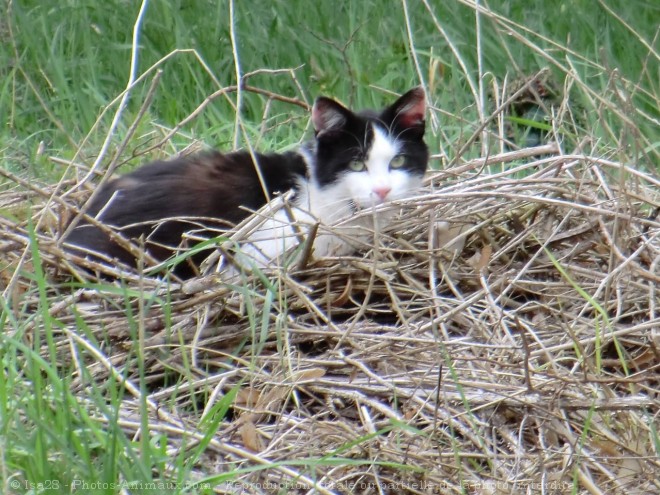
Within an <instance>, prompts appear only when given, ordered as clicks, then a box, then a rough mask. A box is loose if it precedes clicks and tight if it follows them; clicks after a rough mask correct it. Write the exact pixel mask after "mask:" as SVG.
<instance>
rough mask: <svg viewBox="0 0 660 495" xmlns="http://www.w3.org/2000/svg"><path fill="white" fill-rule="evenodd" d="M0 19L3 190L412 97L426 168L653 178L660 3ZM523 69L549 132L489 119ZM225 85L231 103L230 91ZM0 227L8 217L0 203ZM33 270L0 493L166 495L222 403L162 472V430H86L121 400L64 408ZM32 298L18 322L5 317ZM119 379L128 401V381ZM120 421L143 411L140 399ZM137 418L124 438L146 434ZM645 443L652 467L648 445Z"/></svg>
mask: <svg viewBox="0 0 660 495" xmlns="http://www.w3.org/2000/svg"><path fill="white" fill-rule="evenodd" d="M1 1H2V3H1V4H0V125H1V127H0V169H1V170H2V177H4V178H2V179H0V181H1V182H0V184H2V186H1V187H2V188H3V190H4V191H10V192H12V193H14V192H16V193H20V191H22V190H23V188H25V187H27V186H29V185H33V186H38V187H42V186H43V187H47V186H49V185H52V184H55V183H57V182H58V181H61V180H69V179H75V180H78V179H80V178H81V177H83V176H84V175H85V174H86V173H87V170H88V169H87V168H86V167H89V166H90V165H91V164H92V163H94V164H96V167H97V170H101V171H102V170H105V168H106V167H107V165H108V164H109V163H114V164H118V165H119V166H120V167H119V169H118V170H119V171H126V170H128V169H130V168H131V167H134V166H137V165H139V164H140V163H143V162H144V161H147V160H150V159H153V158H157V157H164V156H171V155H174V154H176V153H178V152H180V151H182V150H185V149H186V148H188V147H191V146H192V147H193V148H194V147H199V146H201V144H200V143H204V145H206V146H211V147H216V148H220V149H223V150H229V149H233V148H236V147H243V146H246V145H247V144H248V143H249V144H250V145H252V146H254V147H256V148H258V149H262V150H282V149H288V148H291V147H294V146H296V145H297V144H298V143H299V142H301V140H303V139H306V138H308V137H309V135H310V130H309V127H308V111H307V108H306V106H308V105H310V104H311V103H312V102H313V99H314V98H315V97H316V96H317V95H320V94H325V95H330V96H333V97H336V98H338V99H339V100H341V101H343V102H344V103H346V104H347V105H349V106H351V107H357V108H361V107H377V106H379V105H382V104H383V103H384V102H386V101H391V99H392V95H393V94H395V93H401V92H403V91H405V90H406V89H408V88H410V87H411V86H413V85H417V84H422V85H424V87H425V88H426V90H427V92H428V95H429V100H430V104H431V107H432V109H431V111H430V114H429V124H430V126H429V132H428V142H429V145H430V147H431V149H432V152H433V153H434V160H433V163H432V166H433V167H434V168H435V169H442V168H446V167H449V166H451V165H453V164H456V163H460V162H461V161H462V160H468V159H470V158H476V157H479V156H484V155H485V154H491V153H498V152H502V151H506V150H510V149H514V148H516V144H520V143H528V142H530V141H527V139H529V138H530V136H531V138H534V139H536V138H535V136H537V137H538V135H541V134H542V133H547V132H549V131H554V132H555V135H561V138H562V143H563V146H565V147H566V149H568V150H580V151H581V152H584V153H589V154H592V155H595V156H599V157H605V158H608V159H612V160H616V161H617V162H619V163H622V164H630V165H632V166H634V167H636V168H637V169H638V170H640V171H644V172H645V173H648V174H650V175H651V176H656V177H657V174H658V167H659V165H658V164H659V163H660V161H659V157H658V155H659V152H660V132H659V130H658V129H659V122H660V112H659V109H658V102H659V101H660V64H659V60H660V56H659V47H660V43H659V39H660V30H659V29H660V28H659V20H660V4H659V3H658V2H656V1H653V0H557V1H529V0H509V1H486V0H484V1H478V2H477V1H474V0H447V1H435V0H402V1H391V0H361V1H357V0H353V1H348V0H332V1H329V0H320V1H313V2H312V1H303V0H272V1H263V2H257V1H243V0H240V1H239V0H235V1H233V2H232V1H226V0H218V1H211V0H198V1H194V0H179V1H176V0H151V1H149V2H147V1H144V2H139V1H132V0H107V1H103V2H101V1H95V0H61V1H58V2H44V1H41V0H1ZM477 12H479V15H477ZM543 69H545V70H546V71H545V72H544V73H543V77H542V82H541V83H540V86H539V88H540V89H539V90H540V91H542V92H543V93H546V92H547V93H549V94H550V97H549V98H551V99H552V100H553V103H556V104H557V105H558V106H559V107H560V108H562V112H563V113H562V118H561V119H554V120H553V119H550V112H551V111H550V110H547V109H544V108H542V107H543V105H541V104H537V103H538V102H537V103H535V104H534V105H531V106H530V105H527V106H526V107H517V108H519V109H522V108H524V109H525V111H524V112H523V111H521V112H515V111H513V110H511V109H510V108H509V107H510V105H509V107H507V111H506V112H498V113H497V114H494V112H495V110H496V109H497V108H498V107H500V106H501V104H502V102H504V101H505V100H506V99H507V98H508V97H509V96H511V95H512V94H513V93H514V92H515V91H516V89H517V88H519V87H521V86H523V85H524V84H525V81H529V80H530V78H532V77H533V76H535V75H537V74H538V73H539V71H541V70H543ZM239 82H242V83H244V84H245V85H247V86H241V87H242V90H241V91H236V90H235V88H234V89H232V88H233V87H236V86H237V85H239V84H238V83H239ZM129 85H130V89H129V90H128V91H125V90H126V88H127V86H129ZM250 88H253V89H250ZM212 95H214V96H212ZM287 99H288V100H287ZM530 109H531V110H530ZM491 115H496V118H493V119H489V116H491ZM237 116H238V117H237ZM487 121H488V122H489V125H488V126H481V124H482V123H484V122H487ZM483 127H486V129H485V131H484V129H483ZM504 128H506V130H505V131H503V132H499V134H498V131H497V129H500V130H501V129H504ZM172 131H175V132H172ZM482 131H483V132H482ZM502 134H506V135H507V136H508V138H509V139H508V141H507V140H504V139H501V138H502ZM498 135H499V136H500V138H499V139H498V138H497V136H498ZM534 139H532V141H531V142H532V143H535V142H536V141H534ZM488 171H493V170H492V169H491V168H488ZM17 180H22V181H24V182H20V185H17V182H16V181H17ZM647 213H651V212H650V211H649V212H647ZM0 216H4V217H6V218H7V219H20V218H25V217H26V216H27V215H26V211H25V208H24V207H20V206H19V207H16V206H15V205H13V204H12V205H10V206H7V205H6V204H2V203H0ZM5 246H9V244H7V245H5ZM7 249H8V248H7ZM33 256H35V257H37V258H38V256H39V254H38V252H36V251H35V252H34V253H33ZM33 262H34V265H35V268H34V271H32V272H30V273H27V274H22V275H21V276H24V277H25V279H26V280H28V281H29V283H28V286H27V287H28V288H27V289H25V291H24V292H21V293H20V295H19V296H16V294H15V293H14V292H12V291H11V290H9V287H11V283H10V282H8V281H9V280H10V279H11V275H13V270H14V268H15V267H14V266H13V265H11V264H8V263H4V262H0V270H3V271H5V273H4V275H3V277H2V283H3V284H4V283H6V284H7V285H5V286H2V289H3V294H2V298H1V299H0V304H1V307H0V310H1V311H2V313H1V315H0V360H1V361H2V365H3V371H2V373H3V375H2V376H1V377H0V492H1V493H17V494H18V493H35V494H36V493H73V492H74V491H75V492H76V493H129V492H130V493H138V492H139V491H133V490H127V489H125V488H123V489H122V488H117V487H116V486H115V485H112V484H113V483H116V482H117V481H118V480H122V481H136V480H139V481H162V480H175V481H177V482H179V483H181V485H179V486H180V487H181V486H183V484H185V483H186V482H187V481H189V479H190V473H191V472H192V470H193V469H194V468H195V469H196V468H197V464H195V462H196V461H197V460H198V459H199V456H200V455H201V452H202V451H203V450H204V447H205V446H207V445H208V442H209V441H210V437H205V436H204V432H205V431H210V432H213V431H215V430H214V428H217V427H218V422H217V421H219V419H217V420H216V419H215V418H221V417H222V414H223V412H224V411H225V410H226V408H227V407H229V406H228V405H227V403H226V402H221V403H220V406H219V408H218V409H217V410H215V411H214V412H215V413H216V414H215V415H210V416H208V417H207V416H205V418H206V419H205V421H207V422H206V423H204V424H203V426H204V428H201V432H202V436H201V437H199V438H196V440H195V442H193V445H191V446H190V448H189V449H186V448H182V449H181V451H180V455H178V456H177V457H175V458H173V457H172V452H171V450H168V443H167V439H166V437H167V432H161V434H160V435H154V436H152V437H149V436H147V435H142V436H141V437H140V436H139V435H135V436H134V437H132V436H130V435H129V434H128V433H127V431H134V430H131V427H130V426H127V424H122V423H121V422H119V421H116V422H114V423H113V422H112V421H110V422H108V423H102V422H99V421H98V418H99V417H100V416H103V417H105V418H112V417H119V412H118V410H119V408H120V402H121V397H122V396H123V394H125V393H126V390H125V389H124V388H123V386H125V385H117V384H114V385H113V384H110V383H108V384H107V385H106V386H107V388H103V389H102V388H93V387H92V388H91V389H88V390H87V392H86V393H87V395H86V396H84V398H81V397H80V396H78V395H76V394H73V393H72V392H71V383H72V382H73V378H72V376H73V373H74V372H75V371H76V370H77V372H80V370H79V369H78V368H77V367H76V365H75V363H74V364H71V365H70V369H69V368H67V367H60V365H59V364H58V358H57V356H58V352H56V350H55V347H56V346H55V343H54V338H55V337H54V336H55V335H57V332H58V331H60V330H62V328H61V327H60V324H59V322H58V320H57V319H55V318H53V317H52V316H50V315H51V314H52V311H53V310H54V308H55V306H56V304H55V300H51V299H49V294H50V293H51V292H50V291H51V290H52V288H51V287H50V286H49V285H48V284H49V281H48V278H47V277H46V275H45V274H44V272H43V271H42V270H41V269H40V268H39V263H38V259H34V260H33ZM9 272H12V273H11V274H10V273H9ZM93 287H94V286H91V285H90V286H89V288H93ZM105 290H109V289H108V288H107V287H106V288H105ZM30 297H33V299H30ZM34 298H36V300H37V301H38V303H37V304H36V305H34V304H27V303H26V302H25V301H27V300H28V299H30V300H31V301H32V300H34ZM118 309H121V308H118ZM80 325H81V326H80V329H81V332H83V333H84V332H85V328H86V327H85V326H84V324H83V323H82V320H81V323H80ZM35 328H41V329H42V331H41V332H37V333H34V334H33V331H34V329H35ZM90 339H91V337H90ZM42 346H45V348H46V349H49V350H48V351H47V352H46V353H45V354H44V352H43V347H42ZM136 352H139V351H136ZM139 372H140V374H141V380H138V383H139V384H140V386H141V387H144V389H145V390H146V387H147V385H146V376H145V375H146V371H145V370H144V369H142V368H141V369H140V370H139ZM183 374H184V376H185V373H183ZM118 383H120V382H118ZM180 386H181V388H183V389H185V387H186V384H185V380H183V381H182V382H181V385H180ZM179 393H180V392H177V394H179ZM145 395H146V394H145ZM230 399H231V397H230V398H229V399H228V400H229V401H230ZM167 400H168V399H167V398H165V399H163V401H164V403H167ZM172 400H173V401H174V399H172ZM140 407H143V408H144V411H146V409H147V408H148V404H147V399H144V404H141V405H140V406H139V407H138V410H142V409H140ZM223 408H224V409H223ZM197 412H199V411H197ZM144 417H146V414H145V415H144ZM144 417H143V418H142V419H141V418H140V417H137V418H135V421H136V422H137V424H138V425H141V427H143V428H144V429H148V427H149V425H148V424H147V423H146V422H145V421H146V420H145V419H144ZM209 417H210V418H211V419H208V418H209ZM656 419H657V418H656ZM141 421H142V423H140V422H141ZM656 426H657V423H656ZM655 442H656V450H655V453H656V456H657V452H658V445H660V442H658V437H657V431H656V432H655ZM191 452H192V454H190V453H191ZM315 462H317V463H318V464H323V463H324V462H328V461H323V460H320V461H315ZM310 470H311V471H313V467H312V468H310ZM211 473H213V470H212V469H211V468H209V470H208V471H207V474H211ZM83 480H85V482H88V484H87V485H86V487H84V486H82V484H81V483H82V481H83ZM214 481H216V482H217V481H220V480H219V479H218V478H215V479H214ZM583 481H584V480H583ZM76 483H78V485H76ZM94 483H96V484H94ZM576 486H577V485H574V487H573V493H578V492H580V491H579V490H578V489H577V488H576ZM655 486H656V488H657V484H656V485H655ZM186 490H187V492H189V493H211V492H212V491H211V490H210V489H208V488H204V486H203V485H200V486H196V487H192V486H190V487H188V488H186V489H185V490H184V489H182V488H172V487H169V488H166V489H162V487H161V489H155V490H151V491H152V492H153V493H166V492H171V493H178V492H182V491H186ZM147 491H149V490H145V491H144V492H145V493H146V492H147ZM255 493H256V492H255ZM273 493H276V491H273ZM464 493H467V488H464ZM580 493H581V492H580ZM590 493H599V492H597V491H591V492H590ZM613 493H614V492H613Z"/></svg>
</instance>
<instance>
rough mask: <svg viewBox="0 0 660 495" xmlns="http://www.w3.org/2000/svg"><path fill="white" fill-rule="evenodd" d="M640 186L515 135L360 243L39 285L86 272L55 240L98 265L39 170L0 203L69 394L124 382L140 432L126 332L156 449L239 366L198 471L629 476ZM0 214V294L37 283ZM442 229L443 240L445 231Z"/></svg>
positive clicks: (653, 200)
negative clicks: (63, 238)
mask: <svg viewBox="0 0 660 495" xmlns="http://www.w3.org/2000/svg"><path fill="white" fill-rule="evenodd" d="M538 155H542V157H541V158H538V157H537V158H530V157H535V156H538ZM525 157H527V159H526V160H521V158H525ZM497 164H499V165H500V166H501V168H500V171H499V172H495V171H494V170H493V169H494V167H495V166H497ZM485 166H488V167H489V170H488V171H489V173H485V172H484V171H483V168H484V167H485ZM3 173H4V174H5V176H8V177H9V178H10V179H11V180H12V181H15V182H18V183H21V181H20V179H19V178H17V177H14V176H11V175H10V174H8V173H7V172H3ZM22 186H23V187H24V188H25V187H29V184H25V183H23V184H22ZM658 186H660V181H659V180H658V179H657V178H654V177H651V176H649V175H646V174H644V173H642V172H640V171H636V170H634V169H633V168H631V167H627V166H624V165H623V164H620V163H617V162H614V161H611V160H606V159H602V158H598V157H594V156H586V155H566V154H560V153H559V152H558V150H557V148H556V147H554V146H545V147H543V148H541V149H534V150H531V151H530V150H522V151H521V152H517V153H511V154H504V155H500V156H496V157H492V158H490V159H489V160H488V161H487V162H486V161H485V160H475V161H473V162H468V163H464V164H462V165H460V166H456V167H453V168H452V169H449V170H446V171H442V172H436V173H434V174H432V175H431V176H430V177H429V179H428V181H427V185H426V187H425V189H424V190H423V191H421V192H420V194H419V195H418V196H417V197H416V198H414V199H412V200H411V201H408V202H405V204H401V205H397V206H396V208H398V209H400V210H401V213H400V217H399V220H398V221H397V222H396V223H395V225H393V226H392V228H391V229H389V230H388V231H387V232H383V233H381V235H380V236H379V241H378V242H377V243H376V245H375V246H374V247H372V249H368V250H366V251H365V252H364V253H362V254H360V255H356V256H354V257H348V258H342V259H325V260H313V259H309V260H306V262H305V263H303V265H304V267H302V268H301V267H300V266H299V265H296V266H294V267H293V268H292V269H291V270H289V271H286V272H277V271H274V272H273V273H269V274H268V275H269V277H270V278H269V279H268V282H267V284H266V283H265V282H264V280H263V279H262V278H261V277H260V276H259V274H254V275H252V276H250V277H248V278H247V279H246V281H245V283H244V285H243V286H242V287H238V288H234V287H228V286H227V285H226V284H223V283H222V282H219V281H218V278H217V277H215V276H214V275H212V274H210V272H208V273H207V277H206V278H202V279H201V282H200V281H199V280H197V281H192V282H189V283H187V284H184V285H181V284H179V283H178V282H177V281H173V282H171V285H168V283H166V282H163V281H162V280H159V279H157V278H149V277H139V276H137V275H129V276H126V277H125V287H128V289H127V290H122V289H119V285H118V284H117V285H114V287H116V288H117V290H115V291H114V292H113V291H111V290H109V287H112V285H111V284H109V283H108V282H107V281H106V282H104V283H105V286H106V288H105V289H97V288H94V287H89V286H88V287H82V288H78V289H66V287H65V286H64V285H58V282H62V281H65V280H68V279H70V278H71V274H73V277H74V279H75V278H78V279H80V280H83V279H88V280H89V279H90V278H93V277H91V276H90V275H89V273H87V272H86V271H83V270H80V268H77V267H76V265H75V264H74V263H73V261H77V262H78V263H80V264H81V265H86V266H87V267H88V268H89V267H91V268H94V267H96V268H100V269H101V270H103V271H105V272H106V273H113V272H116V268H112V267H111V268H107V267H105V268H104V267H99V266H95V265H94V264H90V262H83V261H82V260H72V259H71V258H70V257H67V255H65V254H64V253H63V252H62V250H61V249H60V247H59V246H58V244H57V241H56V238H57V230H58V228H61V226H58V225H57V223H58V222H57V219H58V218H60V216H61V212H62V208H63V206H62V205H61V204H57V203H54V202H52V201H50V202H48V199H49V198H50V195H51V192H52V191H53V189H52V188H44V189H40V188H36V187H34V186H32V187H31V188H30V189H24V188H23V189H21V190H20V191H18V189H10V190H8V191H7V192H4V193H3V194H2V197H1V198H0V203H2V207H3V208H7V207H14V206H15V205H18V204H24V202H25V197H26V195H28V196H30V202H31V205H32V206H31V210H30V214H31V217H32V219H33V221H34V222H35V223H36V224H37V231H36V233H35V234H34V235H35V238H36V239H37V241H38V245H39V250H40V253H41V257H42V263H43V265H44V267H45V268H46V270H47V271H48V273H49V274H50V277H51V279H52V280H53V281H54V283H53V285H52V287H50V288H49V297H50V301H51V306H50V314H51V316H52V317H53V318H55V319H56V320H57V321H58V322H59V326H58V328H57V329H56V330H54V331H55V332H56V346H57V350H58V352H59V356H60V359H61V360H62V361H61V362H62V365H63V366H74V367H75V368H76V369H77V370H78V372H77V373H74V380H73V385H72V386H73V387H74V390H75V391H76V393H77V394H78V396H79V397H80V401H81V403H84V402H86V401H87V400H88V399H86V397H87V394H86V391H87V390H88V388H89V387H90V382H95V383H97V384H100V383H103V381H105V380H115V381H118V382H122V383H124V385H125V387H126V397H125V399H124V400H123V401H122V407H121V410H120V411H119V416H120V425H121V426H122V428H124V429H125V430H126V431H127V432H128V433H129V434H130V435H131V436H134V435H139V431H140V428H141V422H140V411H141V409H140V402H141V398H140V394H141V392H140V388H139V386H138V385H137V383H138V378H139V366H138V363H137V357H136V355H141V356H142V359H143V362H142V366H144V369H145V375H146V383H147V385H148V388H149V391H150V393H149V396H148V397H147V398H146V400H147V404H148V407H149V424H150V429H151V431H152V432H154V433H157V432H161V433H164V434H166V435H167V438H168V452H169V453H170V454H171V455H172V457H174V456H175V455H177V454H178V453H179V450H180V449H182V448H186V449H194V448H195V446H198V445H200V443H201V442H203V438H204V435H205V434H206V431H207V430H206V428H208V424H209V423H208V422H205V423H203V425H202V426H200V419H201V418H202V417H207V416H209V415H212V412H213V410H214V409H213V408H214V407H216V406H217V404H218V403H219V401H221V398H222V397H223V396H225V395H226V394H228V393H230V391H231V390H232V388H233V387H236V386H239V387H240V388H239V390H238V394H237V396H236V398H235V399H234V402H233V404H232V405H231V410H230V414H229V415H228V416H226V417H225V418H224V419H223V420H222V421H221V422H220V424H219V426H218V430H217V432H216V434H215V435H213V438H212V439H211V441H210V442H209V443H208V445H206V447H205V448H204V451H203V453H202V455H201V457H200V459H199V461H198V463H197V465H196V469H195V472H194V474H195V476H197V477H198V478H197V479H198V480H206V481H212V480H209V479H208V478H207V477H208V476H211V475H214V474H218V473H228V472H230V471H232V470H240V469H241V468H252V469H245V471H236V474H235V475H234V476H233V477H230V481H224V482H219V483H217V484H216V488H215V491H216V492H217V493H238V492H240V493H273V492H276V491H277V490H278V489H279V488H280V487H287V488H286V490H285V491H287V492H288V493H325V494H328V493H464V492H465V491H467V492H468V493H472V492H475V493H541V492H542V491H543V490H545V491H544V493H568V492H569V491H570V490H571V487H572V486H573V485H575V486H576V488H575V489H576V493H590V494H596V493H603V494H606V493H624V492H625V493H627V494H645V493H652V492H657V491H658V489H659V485H658V481H657V472H658V469H659V468H660V466H659V464H660V463H659V462H658V453H657V451H656V450H655V448H656V447H654V438H655V440H657V421H658V418H657V414H658V390H659V389H660V383H658V382H659V380H658V376H659V375H658V363H659V362H660V359H659V357H660V335H659V334H658V330H659V327H660V325H658V311H659V309H658V303H659V300H658V293H657V288H656V287H657V286H658V282H659V281H660V271H659V269H658V265H659V263H660V220H659V219H658V208H659V206H660V192H659V191H660V187H658ZM265 211H266V210H264V212H265ZM262 213H263V212H262ZM264 214H265V213H264ZM0 221H1V222H2V223H3V225H2V226H1V227H2V234H0V251H1V252H2V258H3V259H4V262H5V263H9V264H10V265H11V266H12V267H13V268H14V269H15V271H14V272H12V273H9V270H6V271H5V272H4V273H3V284H4V287H3V288H4V290H5V294H6V295H7V296H8V300H13V301H16V302H18V301H20V304H21V305H22V306H27V307H30V306H31V307H37V306H38V304H39V301H38V299H37V297H38V296H37V295H36V293H34V294H35V295H34V296H33V295H32V294H33V292H31V291H30V289H31V286H32V282H31V281H30V280H29V279H28V278H27V277H25V276H24V275H23V274H22V273H23V271H21V270H18V268H19V267H20V268H22V269H23V270H24V271H29V269H30V266H29V265H30V264H31V263H32V262H33V260H31V255H30V241H29V239H30V234H29V228H28V223H27V222H21V221H16V220H9V219H7V218H0ZM252 221H254V219H253V220H252ZM440 222H446V223H447V224H448V225H449V226H450V227H451V230H450V234H451V235H450V236H449V237H447V235H446V234H447V231H446V229H444V230H443V227H444V226H445V225H446V224H442V223H440ZM244 232H245V231H244ZM244 232H243V233H244ZM239 234H240V232H239ZM239 237H240V235H239ZM456 237H458V240H459V241H460V242H459V243H458V244H459V245H460V244H464V246H462V249H460V250H458V251H453V250H451V249H450V250H447V249H441V248H442V245H441V244H443V243H445V242H446V241H447V240H450V241H451V240H452V239H453V240H454V241H455V240H456ZM459 247H460V246H459ZM211 269H212V267H209V268H208V270H211ZM100 281H101V282H103V280H102V279H101V280H100ZM26 298H27V300H26ZM127 301H128V303H129V304H128V305H129V306H130V307H131V310H132V314H129V311H127V310H126V309H125V308H126V305H127ZM17 304H18V303H17ZM14 309H16V308H14ZM34 321H35V322H36V321H38V320H34ZM81 321H82V322H84V325H85V327H86V329H85V331H83V330H81V325H80V322H81ZM29 325H30V323H28V328H27V333H26V336H28V335H29V332H30V331H31V330H34V328H30V327H29ZM130 328H134V329H135V330H132V331H131V330H129V329H130ZM135 340H137V341H138V342H139V343H140V345H141V346H142V348H141V349H140V352H139V354H136V342H135ZM44 354H45V355H49V354H48V350H47V349H44ZM90 410H92V411H96V410H97V409H96V407H95V406H94V405H92V404H90ZM94 415H95V416H96V417H97V418H98V421H100V422H107V421H109V419H108V418H106V417H105V416H104V415H103V414H101V413H100V412H97V413H94ZM323 456H326V457H323ZM255 466H261V467H262V468H263V469H254V468H255ZM214 484H215V482H214ZM310 490H311V491H310ZM378 490H381V491H380V492H379V491H378ZM464 490H465V491H464Z"/></svg>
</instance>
